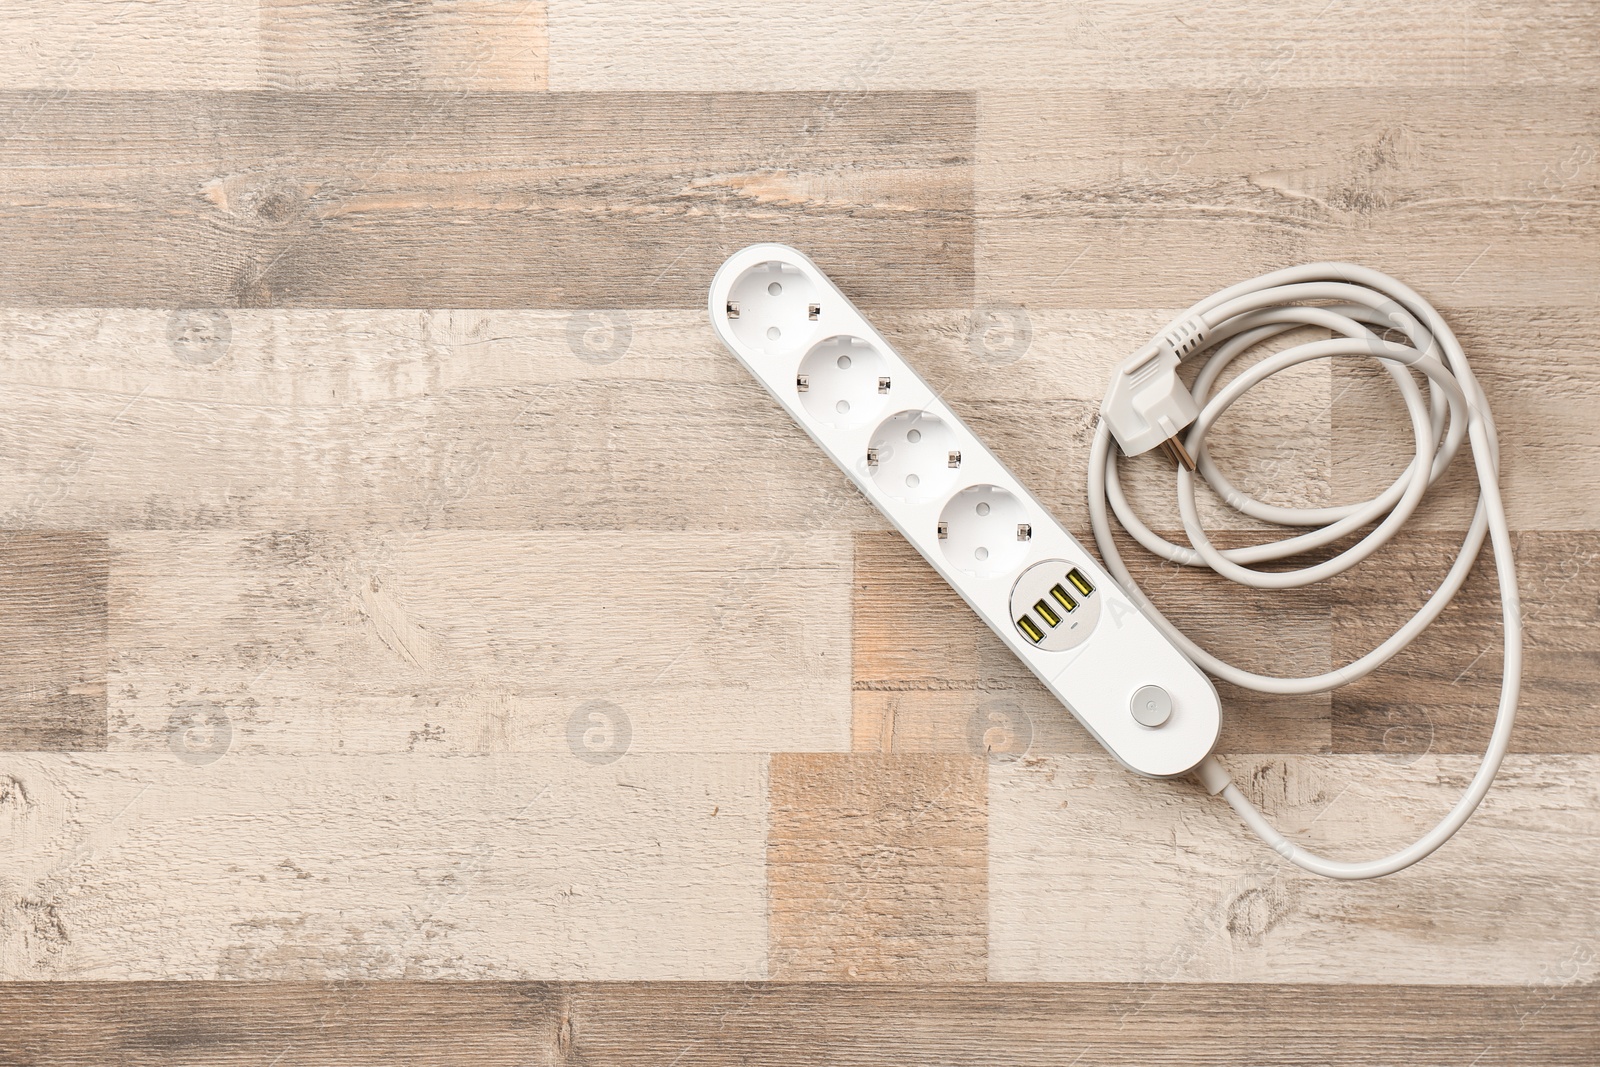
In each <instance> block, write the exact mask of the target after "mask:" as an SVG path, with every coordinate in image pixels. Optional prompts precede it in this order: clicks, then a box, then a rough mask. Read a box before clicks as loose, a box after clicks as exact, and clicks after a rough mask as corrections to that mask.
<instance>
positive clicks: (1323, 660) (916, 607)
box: [851, 532, 1331, 760]
mask: <svg viewBox="0 0 1600 1067" xmlns="http://www.w3.org/2000/svg"><path fill="white" fill-rule="evenodd" d="M1234 536H1236V537H1242V536H1243V535H1234ZM1232 539H1234V538H1233V537H1230V536H1227V535H1224V536H1221V537H1219V540H1220V541H1221V542H1222V543H1224V544H1227V543H1228V542H1229V541H1230V540H1232ZM1123 550H1124V552H1125V553H1126V555H1127V558H1128V559H1129V560H1130V566H1131V567H1133V569H1134V574H1135V577H1137V578H1138V579H1139V581H1140V584H1141V586H1142V587H1143V588H1144V590H1145V592H1146V593H1147V594H1149V595H1150V597H1151V598H1152V599H1154V600H1155V601H1156V603H1157V604H1159V605H1160V606H1161V608H1162V610H1163V611H1164V612H1166V613H1167V614H1168V617H1169V618H1171V619H1172V620H1173V621H1174V622H1175V623H1176V624H1177V625H1178V626H1180V627H1181V628H1183V630H1184V632H1186V633H1189V634H1191V635H1193V636H1194V637H1195V639H1196V640H1198V641H1200V642H1201V643H1202V644H1204V645H1205V646H1206V647H1209V648H1211V649H1212V650H1213V651H1215V652H1216V653H1217V654H1219V655H1222V656H1224V657H1225V658H1228V659H1230V660H1232V661H1234V662H1239V663H1243V664H1246V665H1254V666H1257V667H1260V668H1261V669H1263V670H1275V671H1281V672H1283V673H1285V674H1290V673H1299V674H1310V673H1313V672H1320V671H1325V670H1327V669H1328V662H1327V658H1328V648H1329V644H1330V635H1329V610H1330V609H1329V603H1330V600H1329V595H1328V594H1327V593H1326V592H1316V591H1307V592H1305V593H1303V594H1299V595H1293V596H1285V595H1283V594H1271V595H1265V594H1261V593H1256V592H1253V591H1250V590H1244V589H1240V588H1236V587H1234V586H1233V585H1232V584H1231V583H1225V582H1223V581H1222V580H1221V579H1219V578H1217V577H1216V576H1214V575H1211V574H1208V573H1204V572H1200V571H1194V570H1190V569H1187V568H1177V567H1166V566H1159V565H1157V564H1156V563H1155V562H1153V561H1152V560H1150V558H1149V557H1145V558H1143V559H1141V558H1140V557H1139V556H1138V555H1136V554H1135V552H1136V551H1137V552H1139V553H1142V552H1143V550H1142V549H1137V546H1134V545H1132V543H1131V541H1130V542H1128V543H1125V544H1124V545H1123ZM855 559H856V583H855V588H856V596H855V603H854V619H855V623H854V628H853V633H854V641H855V652H854V660H853V662H854V676H855V682H854V685H855V704H854V708H855V711H854V726H853V730H852V735H853V739H852V745H851V747H852V748H855V749H856V750H858V751H882V752H952V753H953V752H966V753H971V754H973V755H980V756H982V755H987V756H989V757H990V758H993V759H1000V760H1015V759H1020V758H1024V757H1041V756H1049V755H1054V754H1057V753H1094V752H1101V751H1103V750H1102V749H1101V748H1100V746H1099V744H1098V742H1096V741H1095V740H1094V739H1093V738H1092V737H1090V736H1089V734H1088V733H1087V732H1086V731H1084V730H1083V729H1082V728H1081V727H1079V726H1078V724H1077V722H1076V720H1074V719H1073V718H1072V716H1071V714H1070V713H1069V712H1068V711H1067V710H1066V709H1065V708H1063V707H1062V706H1061V704H1060V702H1059V701H1057V700H1056V699H1055V697H1053V696H1051V695H1050V692H1049V690H1047V689H1045V688H1044V686H1043V685H1042V684H1040V683H1039V681H1038V680H1037V679H1036V678H1034V677H1033V675H1032V674H1030V673H1029V672H1028V670H1027V669H1026V668H1025V667H1023V665H1022V664H1021V663H1020V662H1018V660H1017V658H1016V656H1014V655H1013V654H1012V653H1011V651H1010V650H1009V649H1008V648H1006V646H1005V645H1003V644H1001V642H1000V640H999V638H997V637H995V635H994V633H993V632H992V631H991V630H990V629H989V628H988V627H987V626H986V625H984V624H983V623H982V622H981V621H979V619H978V618H977V616H975V615H974V614H973V613H972V611H971V609H969V608H968V607H967V606H966V605H965V604H964V603H962V601H961V600H960V598H958V597H957V596H956V595H955V593H954V592H952V591H951V590H950V589H949V587H948V586H946V585H945V584H944V582H943V581H942V580H941V579H939V577H938V576H937V575H936V574H935V573H934V572H933V570H932V568H930V567H929V566H928V565H927V563H926V562H925V561H924V560H923V559H922V557H921V556H919V555H918V554H917V552H916V550H915V549H913V548H912V547H911V546H910V545H908V544H906V542H905V540H904V539H903V538H901V537H900V535H899V534H896V533H877V532H872V533H859V534H857V535H856V551H855ZM1269 602H1270V611H1269V610H1268V608H1267V605H1268V603H1269ZM1240 620H1243V621H1240ZM1267 620H1270V623H1269V625H1270V626H1271V627H1272V628H1273V631H1274V635H1275V641H1276V644H1275V645H1274V653H1275V654H1274V658H1273V660H1272V661H1271V662H1270V663H1266V664H1263V663H1261V662H1259V660H1260V656H1259V651H1258V650H1259V647H1260V643H1261V640H1262V635H1261V633H1260V632H1259V631H1260V630H1261V629H1262V628H1263V627H1262V622H1263V621H1267ZM1218 690H1219V692H1220V694H1221V696H1222V701H1223V708H1224V715H1223V732H1222V738H1221V740H1220V741H1219V742H1218V750H1219V751H1222V752H1326V751H1328V749H1329V746H1330V729H1331V728H1330V721H1329V699H1328V696H1327V694H1317V695H1314V696H1310V697H1296V698H1286V697H1268V696H1266V695H1263V694H1260V693H1255V692H1252V691H1250V690H1244V689H1239V688H1238V687H1236V686H1230V685H1227V684H1226V683H1218Z"/></svg>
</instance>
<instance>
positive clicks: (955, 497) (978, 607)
mask: <svg viewBox="0 0 1600 1067" xmlns="http://www.w3.org/2000/svg"><path fill="white" fill-rule="evenodd" d="M709 310H710V313H711V324H712V327H713V329H714V330H715V331H716V333H717V336H718V337H719V338H720V339H721V340H722V342H723V344H724V345H726V346H727V348H728V350H729V351H730V352H732V353H733V354H734V356H736V357H737V358H738V359H739V361H740V362H741V363H743V364H744V365H745V367H746V368H747V369H748V370H749V371H750V372H751V373H752V374H753V375H755V377H756V379H757V380H758V381H759V382H761V384H762V385H764V386H765V387H766V389H767V391H768V392H769V393H771V394H772V396H773V398H774V399H776V400H777V401H778V403H779V404H781V405H782V406H783V408H784V410H785V411H787V412H788V413H789V415H790V416H791V417H792V418H793V419H794V420H795V421H796V422H797V423H799V424H800V426H801V427H802V428H803V429H804V430H805V431H806V432H807V433H808V434H810V435H811V437H812V439H813V440H814V441H816V443H817V444H818V445H819V446H820V447H821V448H822V450H823V451H824V452H826V453H827V454H828V455H829V456H830V457H832V459H833V460H834V462H835V463H837V464H838V465H839V467H840V469H842V470H843V471H844V472H845V473H846V474H847V475H849V477H850V479H851V480H852V481H853V482H854V483H855V484H856V486H857V488H859V489H860V490H861V492H862V493H863V494H865V495H866V497H867V499H869V500H871V501H872V502H873V503H874V504H876V505H877V506H878V508H879V510H881V511H882V512H883V513H884V515H885V516H887V517H888V519H889V520H890V521H891V522H892V523H894V525H895V527H896V528H897V529H898V530H899V531H900V532H901V533H902V534H903V535H905V537H906V539H907V540H908V541H910V542H911V544H912V545H913V546H915V547H916V549H917V550H918V551H919V552H921V553H922V555H923V558H925V559H926V560H927V561H928V563H929V564H930V565H932V567H933V568H934V569H935V570H936V571H937V572H938V573H939V574H940V575H941V576H942V577H943V578H944V579H945V581H947V582H948V583H950V585H951V587H952V588H954V589H955V590H956V591H957V592H958V593H960V594H961V597H962V598H963V599H964V600H966V602H967V603H968V604H969V605H970V606H971V607H972V609H973V611H975V612H977V614H978V616H979V617H980V618H981V619H983V620H984V622H986V623H987V624H988V625H989V627H990V628H991V629H992V630H994V632H995V633H996V634H997V635H998V636H999V637H1000V640H1001V641H1003V642H1005V644H1006V646H1007V647H1008V648H1010V649H1011V651H1012V652H1014V653H1015V654H1016V655H1017V657H1018V658H1019V659H1021V660H1022V661H1023V663H1025V664H1027V666H1028V668H1029V669H1030V670H1031V671H1033V673H1034V674H1035V675H1037V676H1038V678H1039V679H1040V681H1042V682H1043V683H1044V684H1045V685H1046V687H1048V688H1049V689H1050V691H1051V692H1052V693H1053V694H1054V695H1055V696H1056V697H1057V698H1058V699H1060V700H1061V702H1062V703H1063V704H1064V705H1065V706H1066V707H1067V709H1068V710H1069V711H1071V712H1072V714H1073V715H1074V716H1075V717H1076V718H1077V719H1078V721H1079V722H1081V723H1082V724H1083V725H1084V727H1085V728H1087V729H1088V730H1089V732H1090V733H1091V734H1093V735H1094V737H1095V738H1096V739H1097V740H1098V741H1099V742H1100V743H1101V744H1102V745H1104V746H1105V748H1106V750H1107V751H1108V752H1110V753H1111V754H1112V755H1113V756H1115V757H1116V758H1117V760H1119V761H1120V762H1121V763H1122V764H1123V765H1124V766H1126V767H1127V768H1128V769H1130V770H1132V771H1134V772H1136V773H1139V774H1143V775H1147V776H1150V777H1156V778H1169V777H1175V776H1178V775H1182V774H1184V773H1186V772H1188V771H1190V770H1192V769H1193V768H1194V767H1195V766H1196V765H1197V764H1198V763H1199V762H1200V761H1201V760H1202V759H1204V758H1205V757H1206V756H1207V755H1209V754H1210V752H1211V749H1212V747H1213V746H1214V745H1215V744H1216V740H1217V735H1218V732H1219V731H1220V729H1221V722H1222V712H1221V707H1220V705H1219V703H1218V700H1217V694H1216V690H1215V689H1214V688H1213V687H1212V685H1211V680H1210V679H1209V678H1207V677H1206V676H1205V674H1204V673H1202V672H1201V671H1200V670H1199V669H1198V668H1197V667H1195V665H1194V664H1193V663H1191V662H1190V661H1189V660H1188V658H1187V657H1185V656H1184V655H1183V654H1182V653H1181V652H1180V651H1179V650H1178V649H1177V648H1176V647H1175V646H1174V645H1173V644H1172V643H1171V642H1170V641H1168V640H1167V638H1166V637H1165V636H1164V635H1163V634H1162V633H1161V632H1160V631H1159V630H1157V629H1156V628H1155V626H1154V625H1153V624H1152V623H1151V622H1150V620H1149V619H1148V618H1146V617H1145V615H1144V614H1143V612H1141V611H1140V610H1139V608H1138V606H1137V605H1135V604H1134V602H1133V601H1132V600H1131V599H1130V598H1129V597H1128V595H1127V594H1126V593H1125V592H1124V591H1123V590H1122V588H1121V587H1120V586H1118V585H1117V584H1116V582H1114V581H1113V580H1112V579H1111V576H1110V575H1109V574H1107V573H1106V572H1105V571H1104V570H1102V569H1101V567H1100V566H1099V564H1098V563H1096V562H1095V560H1094V557H1093V556H1091V555H1090V554H1089V552H1088V551H1087V550H1086V549H1085V548H1084V547H1083V546H1082V545H1081V544H1079V543H1078V541H1077V540H1076V539H1075V538H1073V537H1072V535H1071V534H1069V533H1068V532H1067V531H1066V530H1065V529H1064V528H1062V526H1061V524H1060V523H1058V522H1057V521H1056V520H1055V518H1054V517H1053V516H1052V515H1051V514H1050V512H1049V511H1048V510H1046V509H1045V507H1044V505H1043V504H1041V503H1040V502H1039V501H1038V499H1037V498H1035V497H1034V496H1033V494H1032V493H1030V492H1028V490H1027V488H1026V487H1024V486H1023V485H1022V483H1021V482H1020V481H1018V480H1017V478H1016V476H1015V475H1013V474H1012V473H1011V472H1010V471H1009V470H1007V469H1006V467H1005V465H1004V464H1002V463H1001V462H1000V461H999V460H998V459H997V458H996V457H995V456H994V454H993V453H991V452H990V451H989V450H988V448H986V447H985V446H984V444H983V442H981V441H980V440H978V438H977V436H976V435H975V434H973V433H972V431H971V430H969V429H968V428H967V426H966V425H965V424H964V423H963V422H962V421H961V420H960V419H959V418H958V417H957V416H956V414H955V412H953V411H951V410H950V408H949V406H948V405H947V404H945V402H944V401H943V400H941V399H940V398H939V396H938V395H937V394H936V393H934V391H933V390H932V389H931V388H929V387H928V384H927V383H926V382H925V381H923V380H922V378H921V377H920V376H918V375H917V374H916V372H915V371H913V370H912V369H911V367H910V366H909V365H908V364H907V363H906V362H905V360H904V359H902V358H901V357H900V355H899V354H898V353H897V352H896V351H895V349H894V347H893V346H892V345H890V344H889V342H888V341H887V340H886V339H885V338H884V337H883V335H882V334H880V333H878V331H877V330H876V329H875V328H874V327H873V326H872V324H871V323H869V322H868V321H867V319H866V317H865V316H863V315H862V314H861V312H860V311H859V310H858V309H857V308H856V307H855V305H854V304H852V303H851V302H850V301H849V300H848V299H847V298H846V297H845V295H844V294H843V293H842V292H840V290H839V288H838V287H837V286H836V285H834V284H833V282H832V281H831V280H830V279H829V278H828V277H827V275H825V274H824V273H823V272H822V271H821V270H820V269H819V268H818V267H817V265H816V264H815V263H813V262H812V261H811V260H810V259H808V258H807V257H806V256H805V255H804V254H803V253H801V252H799V251H797V250H795V249H793V248H790V247H788V246H787V245H780V244H759V245H751V246H750V247H748V248H745V249H742V250H740V251H738V252H735V253H734V254H733V255H732V256H730V257H729V258H728V259H727V260H726V261H725V262H724V263H723V264H722V266H721V268H719V269H718V271H717V273H716V276H715V277H714V278H713V279H712V282H711V292H710V300H709ZM1057 589H1059V592H1055V590H1057ZM1150 687H1157V689H1158V690H1159V691H1160V692H1163V693H1164V694H1165V696H1166V697H1167V698H1168V699H1169V701H1170V710H1165V708H1163V710H1162V712H1161V713H1159V714H1152V709H1153V707H1154V704H1152V703H1150V702H1149V701H1148V700H1147V699H1146V696H1147V695H1148V692H1149V691H1150ZM1136 693H1141V694H1143V695H1141V698H1140V699H1141V703H1140V708H1139V710H1138V713H1137V716H1136V713H1135V709H1134V694H1136ZM1167 702H1168V701H1160V703H1161V704H1163V705H1165V704H1166V703H1167Z"/></svg>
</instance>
